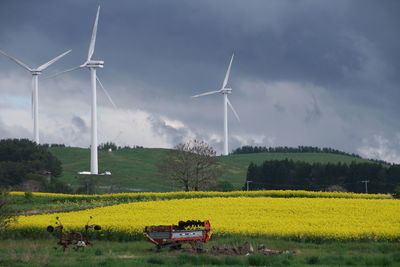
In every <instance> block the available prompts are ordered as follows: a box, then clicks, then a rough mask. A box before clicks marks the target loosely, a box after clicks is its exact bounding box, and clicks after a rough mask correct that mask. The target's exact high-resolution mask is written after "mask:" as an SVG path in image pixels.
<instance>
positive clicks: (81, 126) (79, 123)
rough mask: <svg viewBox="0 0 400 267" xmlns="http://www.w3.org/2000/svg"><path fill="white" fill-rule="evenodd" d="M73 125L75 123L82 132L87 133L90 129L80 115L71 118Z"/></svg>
mask: <svg viewBox="0 0 400 267" xmlns="http://www.w3.org/2000/svg"><path fill="white" fill-rule="evenodd" d="M71 122H72V125H74V126H75V127H76V128H78V130H79V131H80V132H81V133H86V132H87V131H88V127H87V125H86V122H85V121H84V120H83V119H82V118H81V117H79V116H74V117H73V118H72V120H71Z"/></svg>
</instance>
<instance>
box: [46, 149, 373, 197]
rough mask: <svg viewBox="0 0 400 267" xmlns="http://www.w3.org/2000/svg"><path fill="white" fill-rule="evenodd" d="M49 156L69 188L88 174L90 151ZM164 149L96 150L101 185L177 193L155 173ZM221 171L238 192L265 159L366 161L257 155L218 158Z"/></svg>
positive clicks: (331, 156)
mask: <svg viewBox="0 0 400 267" xmlns="http://www.w3.org/2000/svg"><path fill="white" fill-rule="evenodd" d="M50 150H51V151H52V153H54V155H55V156H56V157H58V158H59V159H60V160H61V161H62V163H63V175H62V176H61V179H62V180H64V181H65V182H67V183H70V184H71V185H72V186H74V187H76V186H77V185H78V179H77V177H78V176H80V175H78V174H77V172H78V171H89V169H90V167H89V163H90V150H89V149H85V148H75V147H54V148H50ZM167 151H168V150H167V149H160V148H141V149H132V150H117V151H113V152H111V153H110V152H106V151H99V172H104V171H111V172H112V175H110V176H99V179H100V180H101V181H102V184H104V185H108V186H113V187H114V189H115V190H122V191H161V192H163V191H171V190H177V188H174V187H173V186H172V185H171V184H170V182H169V181H168V180H166V179H164V178H163V177H162V175H161V174H160V173H159V172H158V169H157V164H158V163H159V162H161V160H162V159H163V157H165V153H166V152H167ZM218 158H219V160H220V161H221V165H222V168H223V173H224V174H223V176H222V177H221V180H225V181H229V182H230V183H232V184H233V185H234V186H235V188H236V189H240V188H241V187H242V186H243V184H244V181H245V178H246V171H247V167H248V165H249V163H250V161H253V162H254V163H256V164H260V163H262V162H264V161H265V160H283V159H286V158H287V159H292V160H294V161H305V162H310V163H313V162H320V163H328V162H331V163H337V162H342V163H350V162H352V161H356V162H368V160H365V159H359V158H354V157H351V156H345V155H337V154H327V153H256V154H239V155H229V156H219V157H218Z"/></svg>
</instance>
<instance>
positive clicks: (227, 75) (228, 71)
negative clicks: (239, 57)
mask: <svg viewBox="0 0 400 267" xmlns="http://www.w3.org/2000/svg"><path fill="white" fill-rule="evenodd" d="M234 55H235V54H232V57H231V61H230V62H229V67H228V70H227V71H226V74H225V79H224V83H223V84H222V89H223V88H225V86H226V85H227V84H228V80H229V74H230V73H231V66H232V61H233V56H234Z"/></svg>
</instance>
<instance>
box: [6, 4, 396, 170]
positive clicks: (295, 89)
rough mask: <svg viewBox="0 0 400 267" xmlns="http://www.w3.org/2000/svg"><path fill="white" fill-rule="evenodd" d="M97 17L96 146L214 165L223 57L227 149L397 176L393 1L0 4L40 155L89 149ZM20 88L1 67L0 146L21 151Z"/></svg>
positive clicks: (11, 69)
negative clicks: (203, 157) (195, 153)
mask: <svg viewBox="0 0 400 267" xmlns="http://www.w3.org/2000/svg"><path fill="white" fill-rule="evenodd" d="M98 5H101V12H100V19H99V28H98V35H97V43H96V50H95V53H94V57H93V58H94V59H99V60H104V61H105V67H104V69H101V70H99V71H98V75H99V77H100V78H101V80H102V82H103V84H104V85H105V87H106V88H107V89H108V91H109V92H110V94H111V96H112V98H113V99H114V102H115V103H116V104H117V106H118V109H117V110H115V109H114V108H113V107H112V105H111V104H110V103H109V102H108V101H107V98H106V96H105V95H104V93H103V92H102V91H101V89H100V88H98V107H99V114H98V115H99V141H100V142H105V141H114V142H116V143H117V144H119V145H141V146H145V147H172V146H173V145H175V144H176V143H178V142H182V141H186V140H189V139H192V138H198V139H202V140H205V141H207V142H209V143H211V144H212V145H213V146H214V147H215V148H216V149H217V151H218V152H221V151H222V146H223V143H222V134H223V124H222V122H223V113H222V112H223V109H222V104H223V102H222V95H212V96H206V97H202V98H197V99H191V98H190V96H191V95H194V94H198V93H202V92H205V91H211V90H217V89H219V88H220V87H221V84H222V81H223V78H224V75H225V72H226V68H227V65H228V63H229V58H230V56H231V54H232V53H233V52H234V53H235V60H234V62H233V66H232V71H231V79H230V82H229V85H230V87H232V89H233V94H232V95H230V101H231V102H232V104H233V105H234V107H235V109H236V110H237V112H238V113H239V115H240V117H241V122H240V123H239V122H237V121H236V119H235V118H234V116H233V114H232V113H231V112H230V113H229V128H230V141H229V143H230V149H233V148H236V147H238V146H241V145H266V146H297V145H312V146H320V147H333V148H336V149H340V150H344V151H347V152H351V153H358V154H361V155H362V156H365V157H371V158H379V159H383V160H387V161H391V162H397V163H400V123H399V121H398V117H399V114H400V106H399V105H398V104H397V103H398V101H399V100H400V88H399V86H398V84H399V80H400V52H399V48H400V37H399V36H400V35H399V29H400V16H399V14H400V1H396V0H393V1H391V0H385V1H378V0H352V1H350V0H346V1H342V0H335V1H332V0H299V1H293V0H287V1H285V0H275V1H274V0H270V1H266V0H252V1H244V0H243V1H237V0H203V1H195V0H180V1H178V0H143V1H79V0H74V1H57V0H37V1H30V0H25V1H22V0H20V1H16V0H0V50H3V51H5V52H7V53H9V54H11V55H13V56H15V57H17V58H18V59H20V60H21V61H23V62H25V63H27V64H28V65H30V66H39V65H41V64H43V63H44V62H46V61H48V60H49V59H50V58H52V57H55V56H56V55H58V54H60V53H61V52H63V51H65V50H68V49H73V51H72V52H71V53H70V54H69V55H67V56H66V57H65V58H63V59H61V60H60V61H59V62H57V63H55V64H54V65H53V66H51V67H50V68H49V69H48V70H46V72H45V73H44V74H42V76H40V77H39V90H40V92H39V116H40V135H41V141H42V142H43V143H66V144H68V145H72V146H82V147H87V146H89V144H90V83H89V81H90V80H89V72H88V71H87V70H80V71H76V72H71V73H69V74H66V75H63V76H59V77H57V78H53V79H49V80H45V79H41V78H43V77H44V76H45V75H46V74H51V73H55V72H57V71H61V70H64V69H66V68H70V67H74V66H76V65H79V64H81V63H83V61H84V59H85V58H86V57H87V50H88V45H89V39H90V35H91V31H92V27H93V22H94V18H95V13H96V8H97V6H98ZM30 79H31V77H30V74H29V73H28V72H27V71H25V70H23V69H21V68H20V67H19V66H17V65H16V64H15V63H13V62H11V61H10V60H9V59H7V58H5V57H0V138H9V137H17V138H22V137H24V138H30V137H31V136H32V119H31V113H30V112H31V106H30V103H31V102H30V101H31V100H30V90H31V89H30V83H31V81H30Z"/></svg>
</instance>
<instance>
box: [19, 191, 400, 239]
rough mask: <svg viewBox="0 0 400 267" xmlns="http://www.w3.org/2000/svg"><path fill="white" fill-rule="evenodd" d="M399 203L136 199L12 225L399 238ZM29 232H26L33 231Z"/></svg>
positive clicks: (112, 230)
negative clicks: (206, 225)
mask: <svg viewBox="0 0 400 267" xmlns="http://www.w3.org/2000/svg"><path fill="white" fill-rule="evenodd" d="M399 205H400V202H399V201H398V200H392V199H345V198H271V197H257V198H254V197H231V198H221V197H214V198H197V199H196V198H193V199H175V200H160V201H147V202H134V203H127V204H120V205H116V206H108V207H101V208H95V209H89V210H83V211H78V212H70V213H57V214H45V215H36V216H21V217H19V219H18V222H17V223H14V224H13V225H12V228H14V230H18V229H20V230H23V229H29V231H30V232H32V230H33V231H45V227H46V226H47V225H49V224H51V223H54V221H55V217H56V216H59V217H60V218H61V221H62V222H63V224H64V226H65V227H66V228H67V229H81V228H82V227H83V225H84V224H85V222H86V220H87V219H88V217H89V216H93V223H96V224H100V225H101V226H102V227H103V229H104V230H105V231H106V232H107V233H125V234H126V235H129V236H137V235H141V234H142V231H143V228H144V227H145V226H146V225H161V224H176V223H177V222H178V221H179V220H189V219H190V220H206V219H207V220H210V222H211V225H212V229H213V232H214V233H217V234H244V235H265V236H278V237H289V238H296V239H297V238H298V239H303V238H304V239H354V240H359V239H371V240H399V239H400V213H399ZM29 231H28V232H29Z"/></svg>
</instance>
